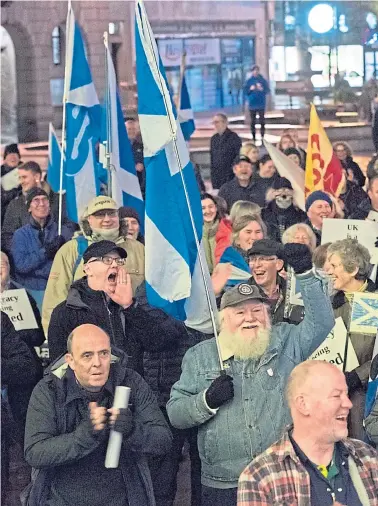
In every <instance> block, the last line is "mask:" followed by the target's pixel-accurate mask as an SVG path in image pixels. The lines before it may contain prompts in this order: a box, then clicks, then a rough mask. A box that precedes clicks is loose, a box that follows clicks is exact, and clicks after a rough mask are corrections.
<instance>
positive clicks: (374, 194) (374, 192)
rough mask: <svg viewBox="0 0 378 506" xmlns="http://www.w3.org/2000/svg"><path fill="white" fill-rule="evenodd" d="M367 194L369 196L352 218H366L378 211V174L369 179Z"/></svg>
mask: <svg viewBox="0 0 378 506" xmlns="http://www.w3.org/2000/svg"><path fill="white" fill-rule="evenodd" d="M367 194H368V197H369V198H366V199H365V200H363V201H362V202H361V203H360V205H359V206H358V207H357V209H356V210H355V212H354V213H352V214H351V215H350V216H349V218H350V219H351V220H366V219H367V218H368V216H369V214H370V213H372V214H373V215H374V213H378V174H376V175H375V176H373V177H372V178H371V179H369V183H368V192H367ZM374 221H375V220H374Z"/></svg>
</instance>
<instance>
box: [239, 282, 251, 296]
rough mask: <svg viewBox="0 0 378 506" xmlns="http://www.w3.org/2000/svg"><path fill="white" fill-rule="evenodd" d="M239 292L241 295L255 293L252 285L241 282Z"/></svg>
mask: <svg viewBox="0 0 378 506" xmlns="http://www.w3.org/2000/svg"><path fill="white" fill-rule="evenodd" d="M238 290H239V293H240V294H241V295H251V293H253V288H252V286H251V285H247V283H241V284H240V285H239V286H238Z"/></svg>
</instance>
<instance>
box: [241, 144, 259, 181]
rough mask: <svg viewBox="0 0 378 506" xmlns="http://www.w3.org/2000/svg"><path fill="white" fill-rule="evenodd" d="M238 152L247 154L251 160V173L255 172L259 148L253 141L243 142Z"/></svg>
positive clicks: (257, 165)
mask: <svg viewBox="0 0 378 506" xmlns="http://www.w3.org/2000/svg"><path fill="white" fill-rule="evenodd" d="M240 154H241V155H245V156H247V157H248V158H249V159H250V160H251V163H252V169H253V174H256V172H257V170H258V168H259V164H258V161H259V156H260V151H259V148H258V147H257V146H256V145H255V144H254V143H253V142H245V143H244V144H243V145H242V147H241V148H240Z"/></svg>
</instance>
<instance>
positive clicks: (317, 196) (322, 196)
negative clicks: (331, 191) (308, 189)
mask: <svg viewBox="0 0 378 506" xmlns="http://www.w3.org/2000/svg"><path fill="white" fill-rule="evenodd" d="M316 200H325V201H326V202H328V204H329V205H330V206H331V207H332V205H333V203H332V200H331V198H330V196H329V195H327V194H326V193H325V192H323V191H321V190H316V191H314V192H312V193H310V195H309V196H308V197H307V199H306V212H307V211H308V210H309V209H310V207H311V206H312V204H313V203H314V202H315V201H316Z"/></svg>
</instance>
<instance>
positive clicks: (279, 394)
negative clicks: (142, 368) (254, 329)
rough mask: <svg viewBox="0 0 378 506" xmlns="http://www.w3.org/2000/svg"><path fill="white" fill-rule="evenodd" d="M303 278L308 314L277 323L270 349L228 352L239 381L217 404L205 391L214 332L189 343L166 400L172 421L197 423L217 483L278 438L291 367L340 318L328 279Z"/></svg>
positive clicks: (208, 470)
mask: <svg viewBox="0 0 378 506" xmlns="http://www.w3.org/2000/svg"><path fill="white" fill-rule="evenodd" d="M298 277H299V278H300V283H301V290H302V296H303V301H304V307H305V317H304V319H303V321H302V322H301V323H300V324H299V325H292V324H289V323H280V324H277V325H274V326H273V327H272V334H271V341H270V344H269V346H268V349H267V351H266V352H265V353H264V355H263V356H262V357H261V358H260V359H257V360H252V359H251V360H245V361H238V360H234V358H233V357H231V358H230V359H228V360H225V361H224V367H225V370H226V372H227V374H229V375H230V376H232V377H233V381H234V392H235V395H234V398H233V399H232V400H231V401H229V402H227V403H225V404H224V405H223V406H221V407H220V408H219V410H217V411H216V412H215V411H213V410H210V409H209V408H208V406H207V405H206V402H205V391H206V389H207V388H208V387H209V386H210V384H211V383H212V381H213V380H214V379H215V378H217V377H218V376H219V374H220V367H219V360H218V354H217V349H216V344H215V339H210V340H207V341H204V342H202V343H200V344H198V345H196V346H194V347H193V348H191V349H189V350H188V351H187V353H186V354H185V356H184V359H183V363H182V373H181V377H180V379H179V381H178V382H177V383H175V384H174V385H173V387H172V391H171V397H170V399H169V401H168V404H167V412H168V416H169V419H170V421H171V423H172V425H173V426H174V427H177V428H179V429H186V428H189V427H194V426H199V431H198V449H199V453H200V457H201V461H202V483H203V484H204V485H206V486H209V487H214V488H233V487H237V485H238V479H239V476H240V474H241V472H242V471H243V469H244V468H245V467H246V466H247V465H248V464H249V462H251V460H252V459H254V458H255V457H256V456H257V455H259V454H260V453H262V452H263V451H264V450H266V449H267V448H268V447H269V446H270V445H271V444H272V443H274V441H277V439H279V438H280V437H281V436H282V434H283V431H284V428H285V426H286V425H287V424H288V423H290V421H291V418H290V413H289V409H288V407H287V404H286V401H285V387H286V384H287V379H288V376H289V375H290V373H291V371H292V370H293V369H294V367H295V366H296V365H297V364H299V363H300V362H303V361H304V360H306V359H307V358H308V357H309V356H310V355H311V354H312V353H313V352H314V351H315V350H316V349H317V348H318V347H319V346H320V344H321V343H322V342H323V341H324V339H325V338H326V337H327V335H328V334H329V332H330V331H331V330H332V328H333V326H334V324H335V322H334V317H333V311H332V306H331V302H330V299H329V296H328V295H327V290H326V289H327V287H326V286H325V285H324V284H323V281H322V280H321V279H320V278H318V277H316V276H315V275H314V274H313V273H312V272H308V273H305V274H302V275H301V276H298Z"/></svg>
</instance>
